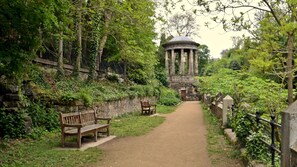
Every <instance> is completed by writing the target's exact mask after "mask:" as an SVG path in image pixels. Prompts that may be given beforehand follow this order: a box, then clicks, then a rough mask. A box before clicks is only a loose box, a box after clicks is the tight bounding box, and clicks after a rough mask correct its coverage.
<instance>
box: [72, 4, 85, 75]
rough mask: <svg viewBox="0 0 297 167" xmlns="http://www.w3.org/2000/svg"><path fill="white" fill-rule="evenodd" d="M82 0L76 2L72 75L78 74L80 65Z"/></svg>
mask: <svg viewBox="0 0 297 167" xmlns="http://www.w3.org/2000/svg"><path fill="white" fill-rule="evenodd" d="M82 1H83V0H80V1H79V3H78V12H77V49H76V54H77V57H76V61H75V68H74V76H75V77H78V76H79V71H80V67H81V59H82V41H81V34H82V23H81V22H82V20H81V18H82V16H81V15H82V13H81V9H82Z"/></svg>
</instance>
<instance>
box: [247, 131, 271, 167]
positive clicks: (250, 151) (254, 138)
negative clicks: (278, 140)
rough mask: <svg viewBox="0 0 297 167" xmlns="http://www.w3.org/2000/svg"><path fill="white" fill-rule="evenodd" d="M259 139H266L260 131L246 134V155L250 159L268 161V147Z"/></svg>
mask: <svg viewBox="0 0 297 167" xmlns="http://www.w3.org/2000/svg"><path fill="white" fill-rule="evenodd" d="M261 139H262V140H267V139H265V136H264V135H263V134H262V133H252V134H251V135H250V136H248V138H247V142H246V151H247V155H248V157H249V158H251V159H254V160H260V161H264V162H268V161H269V148H268V146H267V145H265V144H264V143H263V142H262V141H261Z"/></svg>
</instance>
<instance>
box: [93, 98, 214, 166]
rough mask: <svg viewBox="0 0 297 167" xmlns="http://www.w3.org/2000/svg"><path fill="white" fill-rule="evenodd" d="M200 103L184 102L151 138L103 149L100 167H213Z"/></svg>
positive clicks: (128, 139) (122, 140) (115, 142)
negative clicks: (208, 151) (103, 153)
mask: <svg viewBox="0 0 297 167" xmlns="http://www.w3.org/2000/svg"><path fill="white" fill-rule="evenodd" d="M202 114H203V113H202V109H201V107H200V105H199V103H198V102H184V103H182V104H181V105H180V106H179V107H178V108H177V110H176V111H175V112H173V113H171V114H168V115H166V121H165V122H164V123H163V124H161V125H160V126H158V127H157V128H155V129H154V130H153V131H152V132H150V133H149V134H147V135H144V136H140V137H126V138H119V139H115V140H112V141H110V142H107V143H105V144H103V145H101V146H99V147H100V148H102V149H103V150H104V152H105V155H104V157H103V160H102V161H100V162H99V163H98V164H97V165H95V166H97V167H211V162H210V159H209V157H208V153H207V149H206V147H207V141H206V133H207V132H206V128H205V126H204V123H203V115H202Z"/></svg>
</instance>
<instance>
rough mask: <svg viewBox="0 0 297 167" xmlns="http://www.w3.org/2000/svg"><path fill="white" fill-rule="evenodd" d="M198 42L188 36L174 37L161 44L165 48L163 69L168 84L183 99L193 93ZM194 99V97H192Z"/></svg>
mask: <svg viewBox="0 0 297 167" xmlns="http://www.w3.org/2000/svg"><path fill="white" fill-rule="evenodd" d="M199 45H200V44H199V43H197V42H195V41H193V40H192V39H191V38H190V37H174V38H173V39H171V40H170V41H168V42H167V43H165V44H163V45H162V46H163V47H164V49H165V69H166V73H167V74H168V81H169V86H170V87H171V88H173V89H176V90H177V91H179V92H180V94H181V97H182V98H183V100H187V97H190V96H189V94H191V92H192V93H194V92H193V91H192V90H193V89H194V86H193V84H194V82H195V79H194V76H198V47H199ZM193 100H195V99H193Z"/></svg>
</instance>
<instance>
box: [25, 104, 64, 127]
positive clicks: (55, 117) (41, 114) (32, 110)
mask: <svg viewBox="0 0 297 167" xmlns="http://www.w3.org/2000/svg"><path fill="white" fill-rule="evenodd" d="M26 112H27V113H28V114H29V116H30V117H31V119H32V123H33V127H44V128H45V129H46V130H48V131H52V130H54V129H57V128H58V127H59V125H60V124H59V113H58V112H57V111H55V110H54V109H53V108H46V106H45V105H42V104H40V103H32V104H31V105H30V106H29V107H28V108H27V109H26Z"/></svg>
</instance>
